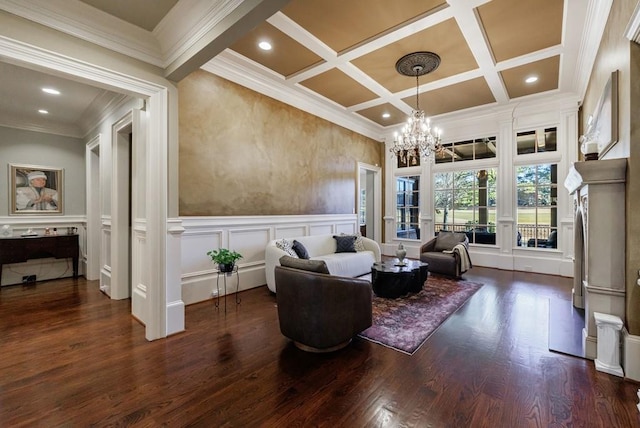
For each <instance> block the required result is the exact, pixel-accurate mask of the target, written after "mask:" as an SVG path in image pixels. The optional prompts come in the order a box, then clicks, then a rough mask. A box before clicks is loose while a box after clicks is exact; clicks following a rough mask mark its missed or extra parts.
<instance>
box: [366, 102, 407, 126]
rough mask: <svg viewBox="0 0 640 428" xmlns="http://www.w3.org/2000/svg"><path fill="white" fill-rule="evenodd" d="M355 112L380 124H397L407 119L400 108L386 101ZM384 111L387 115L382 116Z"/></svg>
mask: <svg viewBox="0 0 640 428" xmlns="http://www.w3.org/2000/svg"><path fill="white" fill-rule="evenodd" d="M356 113H358V114H360V115H362V116H364V117H366V118H367V119H369V120H371V121H373V122H375V123H377V124H378V125H381V126H390V125H398V124H400V123H402V122H405V121H406V120H407V115H406V114H405V113H404V112H403V111H402V110H400V109H398V108H396V107H394V106H393V105H391V104H388V103H385V104H381V105H378V106H374V107H369V108H366V109H364V110H359V111H357V112H356ZM385 113H386V114H388V115H389V117H383V115H384V114H385Z"/></svg>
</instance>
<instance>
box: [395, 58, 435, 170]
mask: <svg viewBox="0 0 640 428" xmlns="http://www.w3.org/2000/svg"><path fill="white" fill-rule="evenodd" d="M439 65H440V57H439V56H438V55H437V54H435V53H433V52H413V53H410V54H407V55H405V56H403V57H402V58H400V59H399V60H398V62H396V70H397V71H398V73H400V74H402V75H403V76H415V77H416V109H415V110H413V112H412V113H411V116H409V119H408V120H407V123H406V124H405V125H404V127H403V128H402V129H401V131H400V134H398V133H397V132H396V133H394V139H393V147H392V148H391V149H389V150H390V151H391V153H393V154H394V156H396V157H399V158H403V160H405V161H408V159H404V157H405V156H407V157H408V158H412V157H421V158H423V159H427V158H428V157H429V156H431V154H432V153H440V152H442V151H443V148H442V144H441V142H440V136H441V131H440V130H439V129H438V128H432V127H431V122H430V120H429V118H427V117H425V115H424V111H422V110H420V98H419V91H418V88H419V86H420V84H419V81H418V78H419V77H420V76H423V75H425V74H427V73H431V72H432V71H433V70H435V69H436V68H438V66H439ZM407 164H409V162H407Z"/></svg>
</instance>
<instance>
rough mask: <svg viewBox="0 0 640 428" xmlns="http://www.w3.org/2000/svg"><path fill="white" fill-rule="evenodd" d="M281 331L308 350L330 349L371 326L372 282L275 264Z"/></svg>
mask: <svg viewBox="0 0 640 428" xmlns="http://www.w3.org/2000/svg"><path fill="white" fill-rule="evenodd" d="M275 280H276V287H277V290H278V293H277V294H276V298H277V300H278V319H279V321H280V331H281V332H282V334H283V335H284V336H286V337H288V338H289V339H291V340H293V342H294V344H295V345H296V346H297V347H298V348H300V349H302V350H304V351H309V352H331V351H335V350H338V349H341V348H343V347H345V346H347V345H348V344H349V342H351V339H352V338H353V336H355V335H356V334H358V333H359V332H361V331H362V330H365V329H367V328H368V327H370V326H371V323H372V315H371V299H372V291H371V283H370V282H369V281H366V280H364V279H357V278H347V277H341V276H334V275H329V274H325V273H317V272H309V271H305V270H300V269H294V268H290V267H284V266H276V268H275Z"/></svg>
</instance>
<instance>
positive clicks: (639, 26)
mask: <svg viewBox="0 0 640 428" xmlns="http://www.w3.org/2000/svg"><path fill="white" fill-rule="evenodd" d="M624 35H625V37H626V38H627V39H629V40H631V41H632V42H636V43H640V3H638V4H636V8H635V9H634V11H633V14H632V15H631V18H630V19H629V24H627V28H626V30H625V31H624Z"/></svg>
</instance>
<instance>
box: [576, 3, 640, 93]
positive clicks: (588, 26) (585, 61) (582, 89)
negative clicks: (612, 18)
mask: <svg viewBox="0 0 640 428" xmlns="http://www.w3.org/2000/svg"><path fill="white" fill-rule="evenodd" d="M568 1H574V2H580V4H582V1H583V0H568ZM612 4H613V0H589V1H588V4H587V16H586V19H585V20H584V26H583V27H582V35H581V37H580V48H579V50H578V57H577V59H576V69H575V74H574V78H573V81H574V82H575V83H574V84H575V85H576V86H575V92H576V94H578V97H579V98H580V99H581V100H582V99H584V95H585V93H586V92H587V86H588V85H589V79H590V78H591V71H592V70H593V64H594V63H595V61H596V56H597V55H598V50H599V49H600V42H601V40H602V35H603V34H604V29H605V27H606V25H607V20H608V19H609V12H610V11H611V5H612ZM636 10H637V8H636Z"/></svg>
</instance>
